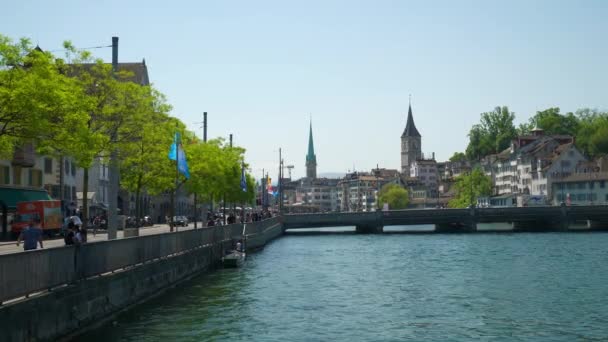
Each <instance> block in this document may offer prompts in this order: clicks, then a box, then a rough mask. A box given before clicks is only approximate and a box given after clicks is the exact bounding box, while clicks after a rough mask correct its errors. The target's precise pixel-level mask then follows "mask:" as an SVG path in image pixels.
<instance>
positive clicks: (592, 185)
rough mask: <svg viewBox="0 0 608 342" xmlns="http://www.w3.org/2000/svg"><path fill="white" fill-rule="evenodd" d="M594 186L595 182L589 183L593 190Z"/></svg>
mask: <svg viewBox="0 0 608 342" xmlns="http://www.w3.org/2000/svg"><path fill="white" fill-rule="evenodd" d="M594 185H595V182H594V181H591V182H589V189H593V187H594Z"/></svg>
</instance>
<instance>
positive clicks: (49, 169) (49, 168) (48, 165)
mask: <svg viewBox="0 0 608 342" xmlns="http://www.w3.org/2000/svg"><path fill="white" fill-rule="evenodd" d="M44 173H46V174H47V175H50V174H52V173H53V159H51V158H44Z"/></svg>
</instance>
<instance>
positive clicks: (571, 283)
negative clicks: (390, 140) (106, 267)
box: [78, 233, 608, 341]
mask: <svg viewBox="0 0 608 342" xmlns="http://www.w3.org/2000/svg"><path fill="white" fill-rule="evenodd" d="M607 265H608V234H606V233H536V234H533V233H514V234H512V233H486V234H468V235H465V234H462V235H459V234H455V235H434V234H428V235H425V234H420V235H404V234H383V235H357V234H350V233H340V234H319V235H315V234H289V235H286V236H284V237H281V238H279V239H277V240H275V241H273V242H271V243H270V244H269V245H267V246H266V248H265V249H264V250H262V251H259V252H256V253H252V254H249V256H248V259H247V261H246V262H245V266H244V267H243V268H241V269H224V270H219V271H216V272H213V273H210V274H207V275H203V276H199V277H196V278H194V279H192V280H190V281H188V282H186V283H183V284H181V285H179V286H178V287H176V288H174V289H172V290H170V291H169V292H167V293H165V294H163V295H161V296H159V297H157V298H155V299H152V300H150V301H148V302H146V303H144V304H142V305H139V306H137V307H135V308H134V309H132V310H129V311H127V312H125V313H123V314H121V315H119V316H118V317H116V319H115V320H114V321H113V322H112V323H110V324H107V325H106V326H104V327H102V328H99V329H96V330H94V331H91V332H89V333H87V334H85V335H82V336H80V337H79V339H78V340H81V341H403V340H415V341H416V340H426V341H429V340H434V341H470V340H473V339H477V340H492V341H517V340H521V341H576V340H598V341H599V340H608V266H607Z"/></svg>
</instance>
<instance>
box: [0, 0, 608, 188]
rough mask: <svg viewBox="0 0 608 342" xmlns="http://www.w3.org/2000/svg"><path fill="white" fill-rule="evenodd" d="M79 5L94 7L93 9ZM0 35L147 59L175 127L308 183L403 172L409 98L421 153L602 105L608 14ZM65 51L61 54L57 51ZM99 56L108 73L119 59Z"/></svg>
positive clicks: (233, 17) (178, 5) (361, 13)
mask: <svg viewBox="0 0 608 342" xmlns="http://www.w3.org/2000/svg"><path fill="white" fill-rule="evenodd" d="M85 3H86V5H85ZM1 7H2V8H1V12H0V33H2V34H4V35H8V36H9V37H11V38H14V39H17V38H19V37H30V38H31V39H32V40H33V41H34V43H38V44H40V46H41V47H42V48H43V49H46V50H54V49H60V48H61V42H62V41H64V40H71V41H72V42H73V43H74V44H75V45H76V46H79V47H90V46H97V45H107V44H110V42H111V37H112V36H114V35H116V36H119V37H120V51H119V61H121V62H134V61H141V60H142V58H145V59H146V63H147V65H148V70H149V73H150V79H151V80H152V82H153V83H154V85H155V86H156V87H157V88H158V89H159V90H161V91H162V92H163V93H165V94H166V95H167V96H168V99H169V102H170V103H171V104H172V105H173V107H174V110H173V115H174V116H177V117H179V118H180V119H181V120H183V121H184V122H185V123H186V124H187V125H188V127H189V128H190V129H193V130H195V131H197V132H199V135H201V136H202V131H201V130H200V129H199V126H200V125H196V124H195V122H199V121H202V113H203V112H204V111H207V112H208V113H209V135H210V137H216V136H224V137H227V136H228V134H230V133H233V134H234V137H235V143H236V144H238V145H240V146H243V147H245V148H247V159H248V161H249V162H250V163H251V164H252V170H253V171H254V173H256V174H258V175H261V169H262V168H265V169H269V168H271V170H272V173H271V175H273V174H275V175H276V172H277V171H276V170H277V166H276V165H277V160H278V148H279V147H282V148H283V151H284V158H285V160H286V162H287V163H288V164H293V165H294V166H295V169H294V175H295V176H298V177H299V176H302V175H304V174H305V167H304V163H305V154H306V149H307V146H306V145H307V142H308V120H309V115H312V118H313V129H314V139H315V149H316V153H317V160H318V165H319V166H318V170H319V172H320V173H323V172H345V171H347V170H349V169H352V168H353V165H355V167H356V169H357V170H369V169H370V168H372V167H375V166H376V164H379V165H380V167H387V168H399V165H400V149H399V148H400V136H401V133H402V132H403V129H404V126H405V120H406V115H407V105H408V94H410V93H411V94H412V107H413V111H414V119H415V122H416V126H417V128H418V130H419V131H420V133H421V134H422V149H423V152H424V153H429V154H430V153H431V152H436V156H437V158H438V159H439V160H445V159H447V158H449V156H450V155H451V154H452V153H453V152H455V151H463V150H464V149H465V147H466V145H467V140H468V138H467V133H468V131H469V129H470V127H471V125H473V124H474V123H476V122H478V120H479V114H480V113H481V112H484V111H489V110H491V109H492V108H494V107H495V106H497V105H508V106H509V107H510V109H511V110H512V111H514V112H515V113H516V116H517V121H518V122H523V121H527V120H528V118H529V117H530V116H531V115H533V114H534V112H535V111H536V110H541V109H544V108H547V107H552V106H558V107H560V108H561V109H562V111H574V110H576V109H578V108H581V107H591V108H599V109H606V108H608V103H607V102H608V77H607V76H608V41H607V40H606V39H607V37H608V19H607V18H608V1H602V0H597V1H447V0H446V1H380V0H374V1H353V0H349V1H331V0H324V1H316V0H315V1H313V0H311V1H299V2H296V1H223V0H222V1H220V0H218V1H124V0H121V1H118V0H110V1H86V2H85V1H67V0H56V1H46V0H40V1H31V0H20V1H10V2H7V3H5V4H3V5H2V6H1ZM58 53H59V52H58ZM93 53H94V54H95V55H96V56H98V57H100V58H103V59H104V60H106V61H110V59H111V51H110V49H97V50H93Z"/></svg>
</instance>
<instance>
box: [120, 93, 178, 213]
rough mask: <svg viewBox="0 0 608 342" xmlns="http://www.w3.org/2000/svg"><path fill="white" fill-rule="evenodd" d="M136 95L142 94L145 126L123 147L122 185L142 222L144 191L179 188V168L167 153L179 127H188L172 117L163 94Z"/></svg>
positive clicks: (141, 117) (124, 143) (142, 125)
mask: <svg viewBox="0 0 608 342" xmlns="http://www.w3.org/2000/svg"><path fill="white" fill-rule="evenodd" d="M135 91H140V92H142V94H141V95H140V96H139V97H138V98H137V100H138V101H139V106H140V109H139V111H141V112H142V113H144V114H145V115H143V116H139V119H140V121H141V122H139V130H138V131H137V132H136V133H133V135H132V138H133V140H132V141H126V142H122V143H121V145H120V148H119V152H120V155H119V156H120V175H121V179H120V184H121V186H122V188H124V189H126V190H128V191H131V192H134V193H135V198H136V201H135V213H136V216H137V217H138V218H141V216H142V208H141V195H142V192H143V191H146V193H148V194H151V195H157V194H160V193H162V192H165V191H167V190H168V189H171V188H174V187H175V167H174V165H173V163H171V162H170V160H169V159H168V157H167V153H168V151H169V147H170V146H171V143H172V141H173V140H172V139H173V136H174V134H175V127H176V126H178V127H179V126H181V127H183V126H184V125H183V124H181V123H177V122H178V121H179V120H177V119H175V118H171V117H170V116H169V115H168V112H169V111H170V109H171V108H170V106H169V105H168V104H166V102H165V99H164V96H163V95H162V94H160V93H159V92H157V91H155V90H153V89H152V88H151V87H148V86H145V87H143V86H142V87H140V88H139V89H136V90H135ZM176 123H177V124H176Z"/></svg>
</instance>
